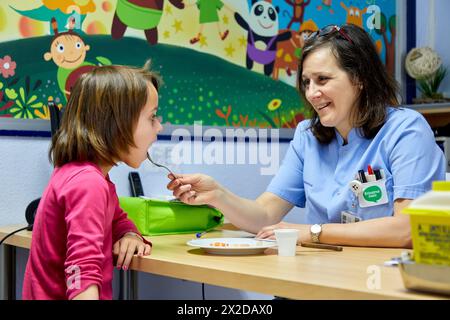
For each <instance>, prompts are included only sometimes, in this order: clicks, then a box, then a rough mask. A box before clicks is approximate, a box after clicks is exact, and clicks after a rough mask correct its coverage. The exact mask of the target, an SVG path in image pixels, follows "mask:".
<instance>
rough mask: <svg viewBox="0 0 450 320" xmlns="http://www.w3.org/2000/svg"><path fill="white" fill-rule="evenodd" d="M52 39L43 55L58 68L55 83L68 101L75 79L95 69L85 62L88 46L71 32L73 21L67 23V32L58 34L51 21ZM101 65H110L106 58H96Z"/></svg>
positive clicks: (54, 23) (54, 24)
mask: <svg viewBox="0 0 450 320" xmlns="http://www.w3.org/2000/svg"><path fill="white" fill-rule="evenodd" d="M51 22H52V29H53V32H54V37H53V40H52V43H51V45H50V51H49V52H46V53H45V54H44V59H45V61H50V60H53V62H54V63H55V64H56V65H57V66H58V71H57V81H58V86H59V88H60V90H61V91H62V92H63V93H64V95H65V97H66V98H67V99H69V96H70V92H71V91H72V87H73V85H74V84H75V82H76V81H77V79H78V78H79V77H80V76H81V75H82V74H83V73H86V72H89V71H91V70H92V69H94V68H95V67H96V65H95V64H93V63H90V62H87V61H85V59H86V52H87V51H89V49H90V47H89V45H87V44H85V43H84V41H83V39H82V38H81V36H80V35H79V34H77V33H76V32H74V31H73V28H74V24H75V19H71V20H70V21H69V25H68V28H69V30H68V31H67V32H61V33H59V32H58V23H57V22H56V19H54V18H53V19H52V21H51ZM97 60H98V61H100V62H102V64H111V61H109V60H108V59H107V58H104V57H97Z"/></svg>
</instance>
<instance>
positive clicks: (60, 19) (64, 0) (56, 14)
mask: <svg viewBox="0 0 450 320" xmlns="http://www.w3.org/2000/svg"><path fill="white" fill-rule="evenodd" d="M11 8H12V9H13V10H15V11H16V12H17V13H19V14H21V15H23V16H25V17H27V18H30V19H34V20H39V21H48V22H49V24H50V34H53V28H52V25H51V20H52V18H54V19H55V20H56V22H57V24H58V26H60V28H59V29H60V31H61V30H62V28H61V26H65V28H66V29H68V27H67V25H68V23H69V20H70V19H72V18H73V19H75V26H74V28H73V30H76V32H77V33H83V32H82V31H81V26H82V24H83V22H84V19H85V18H86V15H87V14H88V13H90V12H95V9H96V7H95V3H94V1H93V0H42V6H40V7H38V8H35V9H31V10H18V9H16V8H13V7H11Z"/></svg>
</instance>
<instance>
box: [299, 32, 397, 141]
mask: <svg viewBox="0 0 450 320" xmlns="http://www.w3.org/2000/svg"><path fill="white" fill-rule="evenodd" d="M340 28H341V31H338V28H334V29H331V30H332V32H323V33H321V32H320V31H319V32H317V33H315V34H312V35H311V37H310V38H308V39H307V40H306V42H305V46H304V48H303V53H302V57H301V59H300V64H299V70H298V77H299V79H298V83H299V91H300V93H301V94H302V96H303V98H304V101H305V103H306V104H307V106H308V107H309V108H310V110H311V113H312V119H311V129H312V132H313V134H314V136H315V137H316V138H317V139H318V140H319V141H320V142H321V143H326V144H327V143H330V142H331V140H332V139H333V138H334V137H335V130H334V128H332V127H324V126H323V125H322V124H321V123H320V119H319V116H318V114H317V112H316V111H315V110H314V108H313V107H312V106H311V105H310V104H309V102H308V101H307V100H306V97H305V88H304V87H303V84H302V73H303V63H304V61H305V59H306V58H307V57H308V56H309V55H310V54H311V53H313V52H315V51H317V50H318V49H321V48H327V47H328V48H330V50H331V52H332V53H333V55H334V56H335V57H336V61H337V63H338V66H339V67H340V68H341V69H342V70H344V71H345V72H346V73H347V74H348V75H349V78H350V80H351V81H352V82H353V84H358V85H362V90H361V92H360V96H359V103H358V109H357V110H355V114H352V119H351V120H352V126H353V127H355V128H359V130H360V133H361V134H362V135H363V136H364V137H366V138H368V139H371V138H373V137H375V135H376V134H377V133H378V131H379V130H380V128H381V127H382V126H383V124H384V122H385V120H386V116H387V106H389V105H390V106H393V107H396V106H398V104H399V101H398V98H397V93H398V84H397V82H396V81H395V80H394V79H393V78H392V77H391V76H390V75H389V74H388V73H387V71H386V68H385V67H384V65H383V63H382V62H381V59H380V57H379V55H378V53H377V50H376V48H375V45H374V44H373V42H372V39H371V38H370V36H369V35H368V34H367V33H366V32H365V31H364V30H363V29H361V28H360V27H357V26H355V25H351V24H348V25H343V26H341V27H340ZM328 29H329V30H330V28H329V27H328ZM321 30H325V28H324V29H321ZM344 35H345V36H344ZM349 40H351V41H349Z"/></svg>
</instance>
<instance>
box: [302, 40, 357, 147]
mask: <svg viewBox="0 0 450 320" xmlns="http://www.w3.org/2000/svg"><path fill="white" fill-rule="evenodd" d="M302 82H303V88H304V90H305V96H306V99H307V100H308V102H309V103H310V104H311V105H312V106H313V108H314V110H315V111H316V112H317V114H318V115H319V118H320V123H321V124H322V125H323V126H325V127H334V128H336V129H337V131H338V132H339V134H340V135H341V136H342V137H343V138H344V139H347V135H348V133H349V132H350V130H351V129H352V124H351V123H352V121H351V116H352V112H353V110H354V108H356V107H357V103H358V99H359V94H360V89H359V87H358V86H357V85H355V84H354V83H353V82H352V81H351V79H350V77H349V76H348V74H347V73H346V72H345V71H344V70H342V69H341V68H340V67H339V65H338V63H337V61H336V58H335V56H334V55H333V53H332V52H331V49H330V48H327V47H324V48H320V49H317V50H316V51H314V52H311V54H310V55H308V56H307V57H306V59H305V61H304V62H303V73H302Z"/></svg>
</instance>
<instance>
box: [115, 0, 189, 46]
mask: <svg viewBox="0 0 450 320" xmlns="http://www.w3.org/2000/svg"><path fill="white" fill-rule="evenodd" d="M169 2H170V3H171V4H173V5H174V6H175V7H177V8H178V9H184V3H183V0H169ZM163 8H164V0H117V7H116V11H115V13H114V18H113V22H112V26H111V36H112V37H113V38H114V39H121V38H122V37H123V35H124V33H125V31H126V30H127V28H128V27H130V28H133V29H138V30H144V33H145V37H146V38H147V41H148V43H150V44H152V45H153V44H156V43H158V24H159V22H160V20H161V16H162V13H163Z"/></svg>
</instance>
